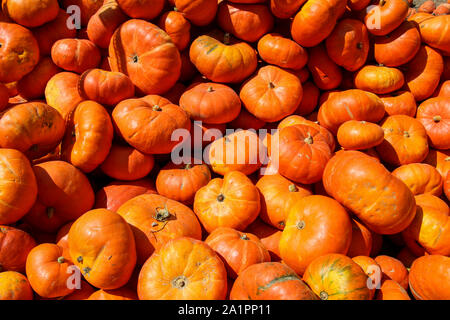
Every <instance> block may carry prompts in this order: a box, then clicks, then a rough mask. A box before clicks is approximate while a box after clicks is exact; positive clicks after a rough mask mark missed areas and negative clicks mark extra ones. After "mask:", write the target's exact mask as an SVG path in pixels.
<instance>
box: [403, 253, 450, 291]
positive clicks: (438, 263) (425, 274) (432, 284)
mask: <svg viewBox="0 0 450 320" xmlns="http://www.w3.org/2000/svg"><path fill="white" fill-rule="evenodd" d="M449 270H450V258H449V257H445V256H441V255H428V256H423V257H420V258H417V259H416V260H415V261H414V262H413V264H412V266H411V269H410V272H409V288H410V290H411V293H412V294H413V296H414V298H415V299H417V300H449V299H450V272H449Z"/></svg>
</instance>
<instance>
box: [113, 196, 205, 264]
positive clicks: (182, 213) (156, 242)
mask: <svg viewBox="0 0 450 320" xmlns="http://www.w3.org/2000/svg"><path fill="white" fill-rule="evenodd" d="M117 213H118V214H119V215H121V216H122V217H123V218H124V219H125V221H127V222H128V224H129V225H130V226H131V229H132V230H133V234H134V236H135V239H136V251H137V257H138V260H137V261H138V264H139V265H142V264H143V263H144V262H145V261H146V260H147V258H148V257H150V255H151V254H152V253H153V252H154V251H155V250H159V249H160V248H161V247H162V246H163V245H164V244H165V243H167V242H168V241H169V240H171V239H176V238H180V237H184V236H186V237H191V238H194V239H201V237H202V231H201V226H200V223H199V222H198V219H197V217H196V216H195V214H194V212H192V210H191V209H190V208H188V207H187V206H185V205H183V204H181V203H179V202H177V201H174V200H171V199H168V198H166V197H164V196H160V195H157V194H142V195H139V196H136V197H134V198H132V199H130V200H128V201H126V202H125V203H123V204H122V205H121V206H120V207H119V209H117Z"/></svg>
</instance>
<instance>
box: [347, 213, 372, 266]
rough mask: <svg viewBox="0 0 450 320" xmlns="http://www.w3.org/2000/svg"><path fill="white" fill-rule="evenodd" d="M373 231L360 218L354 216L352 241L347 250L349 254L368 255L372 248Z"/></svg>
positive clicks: (355, 255)
mask: <svg viewBox="0 0 450 320" xmlns="http://www.w3.org/2000/svg"><path fill="white" fill-rule="evenodd" d="M372 242H373V240H372V232H371V231H370V230H369V229H368V228H367V227H366V226H365V225H364V224H362V223H361V222H360V221H359V220H358V219H355V218H352V242H351V243H350V247H349V248H348V251H347V256H349V257H350V258H354V257H357V256H368V255H370V251H371V250H372Z"/></svg>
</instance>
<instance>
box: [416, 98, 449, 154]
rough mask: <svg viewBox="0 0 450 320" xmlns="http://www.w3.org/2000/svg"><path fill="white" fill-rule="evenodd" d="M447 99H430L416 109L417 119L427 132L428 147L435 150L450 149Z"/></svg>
mask: <svg viewBox="0 0 450 320" xmlns="http://www.w3.org/2000/svg"><path fill="white" fill-rule="evenodd" d="M448 100H449V97H436V98H431V99H428V100H426V101H424V102H423V103H421V104H420V106H419V108H417V119H418V120H419V121H420V122H421V123H422V124H423V126H424V127H425V130H426V131H427V134H428V137H429V140H430V145H431V146H432V147H434V148H435V149H441V150H446V149H450V108H449V107H448Z"/></svg>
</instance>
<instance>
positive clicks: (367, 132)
mask: <svg viewBox="0 0 450 320" xmlns="http://www.w3.org/2000/svg"><path fill="white" fill-rule="evenodd" d="M383 139H384V131H383V129H382V128H381V127H380V126H379V125H377V124H375V123H371V122H366V121H357V120H349V121H346V122H344V123H343V124H342V125H340V126H339V129H338V131H337V140H338V142H339V144H340V145H341V147H342V148H344V149H347V150H365V149H370V148H372V147H375V146H377V145H379V144H380V143H381V142H383Z"/></svg>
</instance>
